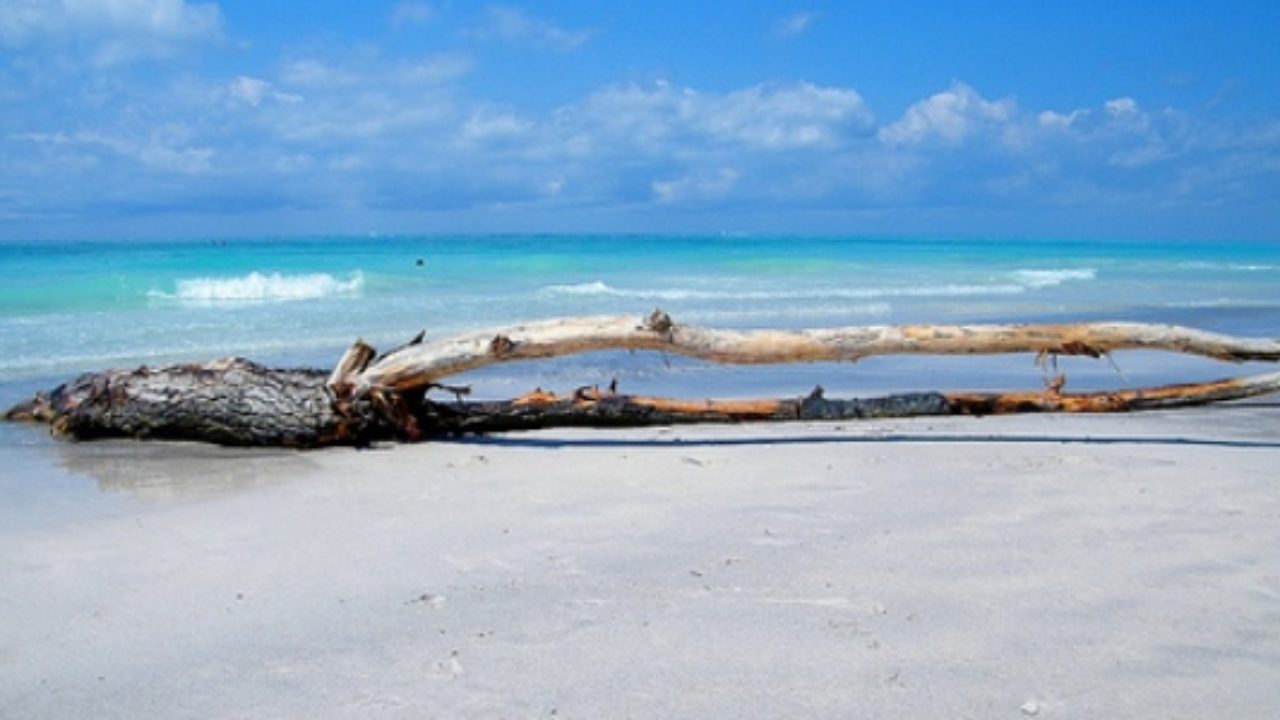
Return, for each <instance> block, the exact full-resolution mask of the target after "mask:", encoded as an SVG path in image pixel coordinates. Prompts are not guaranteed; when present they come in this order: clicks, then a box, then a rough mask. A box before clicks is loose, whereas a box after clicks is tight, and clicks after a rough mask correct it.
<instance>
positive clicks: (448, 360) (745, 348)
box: [352, 310, 1280, 397]
mask: <svg viewBox="0 0 1280 720" xmlns="http://www.w3.org/2000/svg"><path fill="white" fill-rule="evenodd" d="M1126 349H1147V350H1169V351H1173V352H1180V353H1188V354H1194V355H1202V356H1206V357H1210V358H1216V359H1219V360H1230V361H1244V360H1266V361H1272V362H1274V361H1277V360H1280V341H1275V340H1264V339H1247V338H1243V339H1242V338H1233V337H1229V336H1224V335H1218V334H1215V333H1209V332H1204V331H1202V330H1194V329H1191V328H1184V327H1178V326H1173V325H1145V324H1137V323H1079V324H1068V325H956V326H945V325H943V326H936V325H907V326H900V327H894V326H866V327H847V328H834V329H823V330H797V331H779V330H757V331H748V332H744V331H734V330H717V329H709V328H699V327H693V326H683V325H677V324H676V323H675V322H674V321H673V320H672V319H671V317H670V316H669V315H667V314H666V313H663V312H662V311H660V310H656V311H654V312H653V314H651V315H650V316H648V317H647V318H643V319H640V318H635V317H630V316H621V317H619V316H604V317H582V318H562V319H557V320H548V321H544V322H537V323H529V324H525V325H518V326H514V327H510V328H505V329H498V330H488V331H482V332H477V333H472V334H469V335H463V336H460V337H455V338H450V339H446V340H442V341H438V342H429V343H421V344H415V345H410V346H406V347H404V348H401V349H399V350H396V351H393V352H390V353H388V354H386V355H385V356H383V357H382V358H380V359H378V360H377V361H375V362H374V363H372V364H371V365H369V367H367V368H365V370H364V371H363V372H360V373H358V374H355V375H354V376H353V378H352V392H353V395H355V396H357V397H358V396H360V395H362V394H364V393H367V392H369V391H371V390H373V389H384V390H393V391H396V392H401V393H403V392H407V391H410V390H416V389H420V388H425V387H427V386H429V385H431V384H434V383H436V382H437V381H438V380H440V379H441V378H444V377H448V376H450V375H455V374H457V373H460V372H464V371H467V370H474V369H476V368H480V367H484V366H486V365H492V364H495V363H502V362H511V361H514V360H527V359H532V358H547V357H558V356H562V355H572V354H577V353H585V352H592V351H598V350H655V351H661V352H669V353H675V354H679V355H687V356H690V357H696V358H701V359H704V360H710V361H712V362H719V363H733V364H746V365H750V364H770V363H794V362H814V361H856V360H860V359H862V358H865V357H870V356H873V355H919V354H928V355H981V354H999V353H1017V352H1031V353H1037V354H1041V355H1086V356H1090V357H1101V356H1103V355H1106V354H1108V353H1111V352H1112V351H1115V350H1126Z"/></svg>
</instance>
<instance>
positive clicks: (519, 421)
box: [5, 311, 1280, 447]
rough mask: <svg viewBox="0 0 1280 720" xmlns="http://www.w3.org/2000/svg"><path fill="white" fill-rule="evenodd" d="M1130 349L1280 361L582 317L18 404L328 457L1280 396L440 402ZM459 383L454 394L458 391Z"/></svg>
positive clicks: (910, 330)
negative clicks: (719, 428)
mask: <svg viewBox="0 0 1280 720" xmlns="http://www.w3.org/2000/svg"><path fill="white" fill-rule="evenodd" d="M1123 348H1145V349H1163V350H1172V351H1176V352H1184V353H1192V354H1198V355H1204V356H1208V357H1214V358H1219V359H1224V360H1235V361H1240V360H1271V361H1275V360H1280V343H1277V342H1275V341H1271V340H1256V339H1241V338H1232V337H1227V336H1223V335H1215V334H1212V333H1206V332H1202V331H1199V330H1191V329H1188V328H1180V327H1174V326H1153V325H1136V324H1123V323H1106V324H1076V325H1040V326H1036V325H1022V326H1004V325H979V326H942V327H933V326H906V327H864V328H844V329H833V330H801V331H794V332H781V331H755V332H736V331H728V330H713V329H704V328H692V327H677V326H676V325H675V323H674V322H672V320H671V318H670V317H668V316H667V315H666V314H665V313H662V312H661V311H655V312H654V313H653V314H652V315H650V316H649V317H647V318H644V319H641V320H640V321H639V322H637V320H636V319H634V318H617V317H609V318H566V319H561V320H552V321H546V322H541V323H532V324H529V325H523V326H518V327H514V328H509V329H506V330H501V331H492V332H485V333H476V334H471V335H467V336H462V337H459V338H453V339H446V340H443V341H439V342H433V343H423V342H422V335H419V336H418V337H416V338H414V339H413V340H412V341H411V342H410V343H409V344H407V345H405V346H402V347H400V348H397V349H395V350H393V351H391V352H390V353H387V354H386V355H383V356H381V357H377V356H376V351H375V350H374V349H373V348H372V347H370V346H369V345H368V344H366V343H364V342H363V341H358V342H356V344H355V345H353V346H352V348H351V349H350V350H348V351H347V352H346V353H345V354H344V355H343V356H342V359H341V360H340V361H339V362H338V364H337V366H336V367H335V368H334V370H333V371H332V372H330V373H325V372H323V371H320V370H275V369H270V368H266V367H263V366H261V365H256V364H254V363H252V362H249V361H247V360H241V359H228V360H219V361H215V362H211V363H205V364H197V365H179V366H174V367H169V368H163V369H155V370H153V369H149V368H145V367H144V368H141V369H138V370H133V371H123V370H113V371H108V372H103V373H95V374H89V375H83V376H81V377H79V378H77V379H76V380H73V381H72V382H70V383H67V384H66V385H63V386H61V387H59V388H57V389H56V390H54V391H53V392H52V394H50V395H47V396H46V395H38V396H37V397H36V398H34V399H33V400H31V401H28V402H26V403H22V404H20V405H18V406H16V407H14V408H13V409H11V410H10V411H9V412H8V413H7V414H6V415H5V417H6V418H7V419H11V420H40V421H46V422H50V423H52V426H53V429H54V431H55V432H57V433H60V434H63V435H66V436H69V437H74V438H81V439H89V438H96V437H112V436H114V437H135V438H162V439H183V440H202V441H207V442H214V443H221V444H227V445H277V446H288V447H319V446H324V445H360V444H367V443H370V442H373V441H376V440H387V439H396V440H407V441H416V440H421V439H423V438H428V437H433V436H440V435H451V434H458V433H469V432H495V431H502V430H518V429H532V428H545V427H558V426H591V427H598V426H628V427H633V426H643V425H665V424H673V423H693V422H749V421H775V422H776V421H787V420H832V419H856V418H865V417H914V416H920V415H985V414H1002V413H1023V412H1123V411H1130V410H1149V409H1157V408H1169V407H1180V406H1186V405H1199V404H1204V403H1209V402H1220V401H1224V400H1233V399H1240V398H1246V397H1252V396H1255V395H1261V394H1266V393H1272V392H1276V391H1277V390H1280V373H1270V374H1266V375H1258V376H1254V377H1248V378H1237V379H1231V380H1221V381H1217V382H1212V383H1200V384H1191V385H1171V386H1166V387H1160V388H1148V389H1138V390H1123V391H1116V392H1102V393H1084V394H1065V393H1062V392H1061V387H1062V382H1063V380H1062V378H1061V377H1059V378H1058V379H1057V380H1056V381H1055V382H1052V383H1050V385H1049V386H1048V387H1047V388H1046V389H1045V390H1043V391H1040V392H1013V393H942V392H924V393H908V394H902V395H892V396H889V397H884V398H872V399H851V400H829V399H827V398H825V397H824V396H823V394H822V392H821V389H820V388H819V389H818V390H815V392H814V393H812V394H811V395H809V396H808V397H806V398H798V399H781V400H746V401H715V400H706V401H689V400H677V399H671V398H654V397H644V396H634V395H619V394H616V393H614V392H608V393H601V392H599V391H598V390H589V389H583V390H579V391H578V392H576V393H574V395H572V396H571V397H559V396H556V395H553V394H551V393H546V392H542V391H536V392H534V393H531V394H529V395H525V396H523V397H520V398H516V399H515V400H510V401H503V402H464V401H462V400H461V392H458V390H457V389H456V388H453V389H452V390H454V391H455V392H458V396H459V399H458V400H457V401H456V402H437V401H433V400H430V399H428V398H427V393H428V392H429V391H430V390H431V389H432V388H433V387H444V386H442V385H440V384H439V382H438V381H439V380H440V379H442V378H445V377H447V376H449V375H452V374H455V373H458V372H462V371H464V370H470V369H473V368H477V367H482V366H484V365H489V364H492V363H497V362H509V361H513V360H520V359H526V358H541V357H554V356H560V355H568V354H572V353H581V352H588V351H594V350H608V349H628V350H637V349H649V350H662V351H669V352H676V353H680V354H684V355H690V356H693V357H700V358H705V359H708V360H712V361H716V362H726V363H747V364H750V363H781V362H807V361H815V360H856V359H858V358H861V357H866V356H869V355H877V354H888V353H897V354H905V353H913V354H921V353H932V354H979V353H1010V352H1028V351H1029V352H1035V353H1038V354H1039V355H1040V356H1041V357H1042V358H1043V357H1044V356H1048V355H1057V354H1068V355H1089V356H1093V357H1099V356H1101V355H1104V354H1107V353H1109V352H1111V351H1112V350H1116V349H1123ZM446 389H450V388H446Z"/></svg>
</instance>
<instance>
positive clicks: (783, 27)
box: [773, 12, 818, 38]
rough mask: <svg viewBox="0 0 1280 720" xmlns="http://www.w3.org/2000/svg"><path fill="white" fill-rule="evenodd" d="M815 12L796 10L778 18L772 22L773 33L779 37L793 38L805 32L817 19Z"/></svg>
mask: <svg viewBox="0 0 1280 720" xmlns="http://www.w3.org/2000/svg"><path fill="white" fill-rule="evenodd" d="M817 17H818V16H817V14H816V13H811V12H798V13H796V14H794V15H788V16H786V17H784V18H781V19H779V20H778V21H777V22H775V23H774V24H773V34H774V35H777V36H778V37H780V38H793V37H798V36H800V35H803V34H805V33H806V32H807V31H808V30H809V26H810V25H812V24H813V21H814V20H816V19H817Z"/></svg>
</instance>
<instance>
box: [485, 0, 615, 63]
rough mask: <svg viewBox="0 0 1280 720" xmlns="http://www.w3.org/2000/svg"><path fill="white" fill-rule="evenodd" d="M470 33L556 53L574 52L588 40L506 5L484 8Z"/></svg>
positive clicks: (582, 34)
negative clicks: (481, 15) (482, 14)
mask: <svg viewBox="0 0 1280 720" xmlns="http://www.w3.org/2000/svg"><path fill="white" fill-rule="evenodd" d="M472 34H473V35H475V36H477V37H481V38H496V39H499V40H503V41H506V42H512V43H516V44H522V45H530V46H533V47H538V48H545V49H549V50H555V51H557V52H571V51H573V50H577V49H578V48H580V47H582V46H583V45H584V44H586V42H587V40H588V39H590V37H591V33H590V32H588V31H586V30H566V29H565V28H562V27H560V26H559V25H556V24H554V23H552V22H549V21H546V20H542V19H540V18H536V17H533V16H531V15H529V14H527V13H525V12H524V11H523V10H520V9H518V8H513V7H506V6H495V7H489V8H486V9H485V12H484V19H483V23H482V25H481V26H480V27H479V28H478V29H477V30H476V31H475V32H473V33H472Z"/></svg>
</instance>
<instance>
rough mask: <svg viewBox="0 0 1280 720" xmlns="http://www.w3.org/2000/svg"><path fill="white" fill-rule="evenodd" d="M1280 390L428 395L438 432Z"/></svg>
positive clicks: (856, 416)
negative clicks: (459, 398) (703, 396)
mask: <svg viewBox="0 0 1280 720" xmlns="http://www.w3.org/2000/svg"><path fill="white" fill-rule="evenodd" d="M1277 391H1280V373H1270V374H1266V375H1259V376H1256V377H1249V378H1237V379H1232V380H1219V381H1215V382H1209V383H1198V384H1181V385H1167V386H1162V387H1155V388H1145V389H1136V390H1122V391H1108V392H1095V393H1071V394H1066V393H1057V392H1052V391H1044V392H1027V393H1023V392H1013V393H995V392H993V393H944V392H918V393H901V394H895V395H888V396H884V397H877V398H854V399H845V400H841V399H830V398H827V397H825V394H824V393H823V391H822V388H817V389H815V390H814V392H813V393H811V394H809V395H808V396H807V397H803V398H793V399H762V400H730V401H723V400H702V401H691V400H679V399H674V398H660V397H649V396H642V395H617V394H610V393H601V392H599V391H598V390H579V391H578V392H576V393H574V394H573V395H571V396H567V397H566V396H559V395H556V394H554V393H549V392H545V391H542V390H538V391H535V392H533V393H530V394H528V395H524V396H522V397H519V398H516V399H514V400H507V401H498V402H463V403H428V404H427V405H426V406H425V407H424V408H423V412H424V413H425V416H426V418H425V420H424V423H423V425H424V426H425V427H428V428H430V429H431V430H432V431H433V432H435V433H447V434H464V433H490V432H505V431H512V430H534V429H541V428H550V427H642V426H650V425H677V424H690V423H738V422H789V421H822V420H864V419H872V418H911V417H936V416H943V415H1008V414H1016V413H1055V412H1056V413H1087V412H1109V413H1114V412H1131V411H1138V410H1155V409H1169V408H1176V407H1191V406H1195V405H1204V404H1208V403H1214V402H1225V401H1228V400H1243V399H1246V398H1250V397H1256V396H1259V395H1265V394H1268V393H1273V392H1277Z"/></svg>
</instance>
